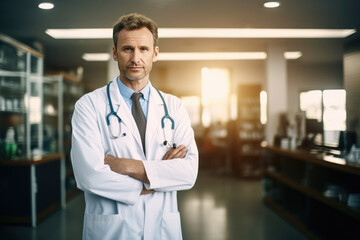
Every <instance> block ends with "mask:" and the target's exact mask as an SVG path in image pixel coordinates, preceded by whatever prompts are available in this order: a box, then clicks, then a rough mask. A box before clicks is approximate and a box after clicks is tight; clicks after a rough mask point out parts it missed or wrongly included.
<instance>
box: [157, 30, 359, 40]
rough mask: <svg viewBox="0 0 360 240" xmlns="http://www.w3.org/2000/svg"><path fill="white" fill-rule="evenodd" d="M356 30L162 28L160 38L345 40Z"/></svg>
mask: <svg viewBox="0 0 360 240" xmlns="http://www.w3.org/2000/svg"><path fill="white" fill-rule="evenodd" d="M355 32H356V31H355V29H285V28H161V29H159V37H160V38H344V37H347V36H349V35H351V34H353V33H355Z"/></svg>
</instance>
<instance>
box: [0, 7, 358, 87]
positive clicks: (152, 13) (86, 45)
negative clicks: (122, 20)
mask: <svg viewBox="0 0 360 240" xmlns="http://www.w3.org/2000/svg"><path fill="white" fill-rule="evenodd" d="M38 2H39V1H38V0H32V1H29V0H11V1H10V0H2V1H1V3H0V32H1V33H4V34H6V35H9V36H11V37H13V38H15V39H17V40H19V41H21V42H24V43H26V44H29V45H30V46H32V47H34V48H38V49H41V51H42V52H43V53H44V64H45V71H52V70H65V71H69V70H75V69H76V68H77V67H79V66H82V67H83V68H84V71H85V76H86V75H87V78H88V81H90V82H92V81H95V78H94V79H92V78H93V77H94V76H93V75H96V77H98V76H101V75H102V74H106V71H107V67H106V63H99V62H97V63H90V62H85V61H84V60H83V59H82V58H81V56H82V54H83V53H85V52H93V53H97V52H110V50H111V46H112V45H111V40H110V39H108V40H56V39H53V38H52V37H50V36H48V35H47V34H46V33H45V30H46V29H48V28H109V27H112V25H113V23H114V22H115V21H116V20H117V18H118V17H120V16H121V15H123V14H128V13H131V12H138V13H141V14H144V15H146V16H148V17H150V18H152V19H154V20H155V21H156V22H157V23H158V25H159V27H161V28H326V29H356V30H357V31H358V32H359V31H360V14H359V9H360V1H358V0H282V1H281V6H280V7H279V8H276V9H265V8H264V7H263V6H262V4H263V2H264V1H262V0H221V1H218V0H131V1H125V0H117V1H115V0H102V1H99V0H55V1H53V2H54V3H55V8H54V9H52V10H41V9H39V8H38V7H37V5H38ZM358 35H359V34H358V33H356V34H355V35H353V36H350V37H348V38H347V39H207V40H205V39H160V51H162V52H180V51H186V52H191V51H197V52H201V51H206V52H214V51H265V50H266V47H267V45H268V44H269V43H270V42H281V43H282V44H284V45H285V46H286V50H288V51H302V53H303V57H301V62H302V63H331V62H333V63H335V62H340V61H342V54H343V44H344V42H346V41H352V40H353V39H355V38H357V36H358ZM87 69H92V71H90V70H89V71H87ZM94 69H95V70H96V74H86V73H87V72H93V73H94Z"/></svg>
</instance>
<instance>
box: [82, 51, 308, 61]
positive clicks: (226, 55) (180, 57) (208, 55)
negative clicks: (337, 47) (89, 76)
mask: <svg viewBox="0 0 360 240" xmlns="http://www.w3.org/2000/svg"><path fill="white" fill-rule="evenodd" d="M301 56H302V53H301V52H300V51H293V52H285V53H284V57H285V59H287V60H294V59H298V58H300V57H301ZM82 58H83V59H84V60H86V61H108V60H109V59H110V54H109V53H85V54H84V55H83V56H82ZM266 58H267V54H266V53H265V52H162V53H160V54H159V57H158V61H213V60H265V59H266Z"/></svg>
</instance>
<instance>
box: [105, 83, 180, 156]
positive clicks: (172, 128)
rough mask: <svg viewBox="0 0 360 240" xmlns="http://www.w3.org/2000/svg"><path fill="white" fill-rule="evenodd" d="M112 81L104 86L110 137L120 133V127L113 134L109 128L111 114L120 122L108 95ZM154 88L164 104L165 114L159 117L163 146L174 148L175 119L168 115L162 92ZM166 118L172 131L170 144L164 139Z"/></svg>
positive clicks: (116, 136) (115, 136)
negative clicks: (107, 105) (107, 103)
mask: <svg viewBox="0 0 360 240" xmlns="http://www.w3.org/2000/svg"><path fill="white" fill-rule="evenodd" d="M112 82H113V81H110V82H109V83H108V84H107V86H106V93H107V97H108V101H109V106H110V113H109V114H108V115H106V124H107V126H108V127H109V129H110V136H111V138H118V137H119V135H120V132H121V131H120V129H119V134H118V135H113V133H112V128H111V126H110V125H111V124H110V117H112V116H115V117H116V118H117V120H118V123H119V124H120V123H121V118H120V117H119V115H117V113H116V112H115V110H114V107H113V104H112V101H111V96H110V84H111V83H112ZM154 88H155V90H156V91H157V93H158V94H159V96H160V98H161V100H162V102H163V104H164V112H165V115H164V116H163V117H162V118H161V128H162V131H163V136H164V139H165V140H164V142H163V144H164V146H166V147H167V148H174V149H175V148H176V144H175V143H174V131H175V121H174V119H173V118H172V117H171V116H170V115H169V111H168V108H167V105H166V102H165V99H164V97H163V96H162V94H161V93H160V91H159V89H157V88H156V87H154ZM166 119H168V120H170V122H171V131H172V141H171V142H172V144H170V143H169V142H168V141H167V140H166V135H165V120H166ZM121 136H126V133H124V134H122V135H121Z"/></svg>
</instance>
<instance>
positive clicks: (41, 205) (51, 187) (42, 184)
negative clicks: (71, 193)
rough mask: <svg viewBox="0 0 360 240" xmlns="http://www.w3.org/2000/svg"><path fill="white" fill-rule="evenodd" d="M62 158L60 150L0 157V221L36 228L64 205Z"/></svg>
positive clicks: (63, 165) (63, 163) (63, 168)
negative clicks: (50, 152) (33, 154)
mask: <svg viewBox="0 0 360 240" xmlns="http://www.w3.org/2000/svg"><path fill="white" fill-rule="evenodd" d="M64 161H65V160H64V154H63V153H53V154H47V155H42V156H36V157H32V158H20V159H16V160H0V191H1V193H2V194H1V196H2V197H1V198H0V223H6V224H30V225H31V226H32V227H36V225H37V223H38V222H39V221H41V220H42V219H44V218H45V217H46V216H47V215H49V214H50V213H51V212H53V211H54V210H56V209H58V208H59V207H62V208H65V162H64Z"/></svg>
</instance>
